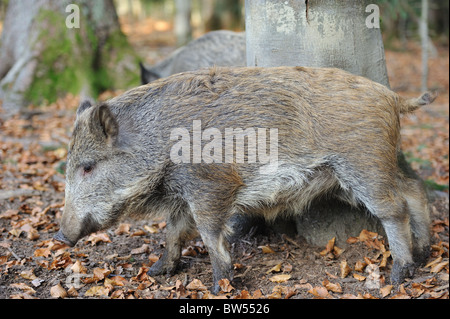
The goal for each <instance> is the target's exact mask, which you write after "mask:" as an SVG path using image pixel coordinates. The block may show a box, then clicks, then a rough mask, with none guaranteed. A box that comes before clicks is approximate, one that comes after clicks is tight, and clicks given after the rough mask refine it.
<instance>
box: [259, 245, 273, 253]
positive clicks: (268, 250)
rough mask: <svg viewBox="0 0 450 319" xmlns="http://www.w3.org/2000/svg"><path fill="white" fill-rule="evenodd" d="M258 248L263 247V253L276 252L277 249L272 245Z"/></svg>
mask: <svg viewBox="0 0 450 319" xmlns="http://www.w3.org/2000/svg"><path fill="white" fill-rule="evenodd" d="M258 248H261V249H262V253H263V254H274V253H275V251H274V250H273V249H272V248H271V247H270V246H258Z"/></svg>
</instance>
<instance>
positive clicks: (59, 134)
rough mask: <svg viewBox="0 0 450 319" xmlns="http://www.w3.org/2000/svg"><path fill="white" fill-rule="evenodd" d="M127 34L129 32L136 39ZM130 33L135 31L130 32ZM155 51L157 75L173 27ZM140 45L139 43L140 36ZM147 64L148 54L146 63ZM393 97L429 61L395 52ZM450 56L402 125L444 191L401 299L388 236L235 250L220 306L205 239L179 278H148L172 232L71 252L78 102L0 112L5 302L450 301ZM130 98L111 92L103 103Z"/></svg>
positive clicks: (153, 231) (189, 252)
mask: <svg viewBox="0 0 450 319" xmlns="http://www.w3.org/2000/svg"><path fill="white" fill-rule="evenodd" d="M127 28H128V29H127ZM129 28H130V26H127V25H125V26H124V30H125V32H127V31H129V30H130V29H129ZM159 28H160V30H159V31H160V32H159V33H158V32H157V31H158V28H156V31H155V32H153V33H152V34H154V37H149V38H148V40H143V39H145V37H144V36H142V35H141V37H139V36H138V35H139V34H140V33H139V32H137V33H136V32H134V33H133V34H134V36H131V35H129V38H130V41H131V42H132V43H133V44H134V45H135V46H136V48H137V50H138V51H139V52H141V53H142V55H143V56H145V60H146V62H147V63H153V62H155V61H157V60H158V59H160V58H162V57H164V56H166V55H167V53H168V52H170V51H171V50H173V49H174V47H173V39H172V38H171V37H170V36H168V35H167V33H166V28H167V26H165V25H164V24H161V25H160V27H159ZM136 34H138V35H136ZM144 52H147V53H146V54H144ZM386 60H387V67H388V72H389V75H390V81H391V85H392V88H393V90H394V91H396V92H398V93H400V94H402V95H404V96H417V95H418V94H419V93H420V92H419V89H418V88H419V87H420V85H419V83H420V51H419V49H418V47H417V45H414V44H410V45H408V49H407V50H404V51H390V50H387V52H386ZM448 63H449V51H448V48H438V54H437V56H435V57H432V58H431V60H430V87H431V88H434V89H437V90H438V91H439V93H440V95H439V97H438V99H437V100H436V101H435V103H434V104H432V105H430V106H427V107H425V108H423V109H421V110H419V111H417V112H415V113H414V114H412V115H408V116H406V117H403V118H402V139H403V140H402V147H403V150H404V152H405V154H406V157H407V159H408V161H409V162H410V163H411V165H412V167H413V168H414V169H415V170H416V172H417V173H418V174H419V175H420V176H421V178H422V179H423V180H425V181H426V184H427V185H428V186H429V187H430V188H431V189H432V190H433V191H432V194H433V197H432V201H431V215H432V247H431V250H430V257H429V259H428V261H427V263H426V265H424V266H423V267H421V268H419V269H418V270H417V271H416V273H415V275H414V277H412V278H411V279H407V280H406V281H405V283H404V284H402V285H401V286H399V287H393V286H392V285H390V284H389V280H388V278H389V273H390V268H391V267H392V259H391V258H390V257H389V255H390V253H389V246H388V244H387V242H386V239H385V238H383V237H382V236H380V235H378V234H375V233H370V232H367V231H365V230H363V231H362V232H361V234H360V236H359V237H354V238H349V240H348V241H347V245H346V246H345V247H337V246H335V245H334V244H333V241H332V238H330V242H329V244H328V245H327V246H326V247H316V246H312V245H309V244H307V243H306V242H305V241H304V240H302V238H301V237H296V238H289V237H286V236H281V235H279V234H274V233H264V234H255V235H251V234H248V235H246V236H244V238H240V239H239V240H237V241H236V242H235V243H234V244H233V245H232V251H233V258H234V259H233V263H234V266H235V280H234V281H233V282H232V283H231V284H230V283H228V282H226V281H222V282H221V288H222V292H221V293H220V294H219V295H218V296H214V295H213V294H211V293H210V292H209V290H208V289H209V288H210V287H211V285H212V273H211V265H210V261H209V257H208V253H207V251H206V249H205V247H204V245H203V243H202V241H201V240H200V239H198V238H197V239H195V240H192V241H190V242H189V243H188V244H187V246H186V247H185V248H184V250H183V257H182V265H181V269H180V271H179V272H178V273H177V274H175V275H173V276H169V277H164V276H157V277H155V278H153V277H150V276H148V275H147V274H146V272H147V270H148V268H149V267H150V266H151V265H152V264H153V263H154V262H155V261H156V260H158V258H159V257H160V255H161V253H162V251H163V248H164V245H165V222H164V221H163V220H155V221H148V220H147V221H139V222H136V221H131V220H130V221H124V222H123V223H122V224H120V225H117V226H116V227H115V228H112V229H110V230H108V231H105V232H100V233H95V234H92V235H90V236H88V237H86V238H84V239H83V240H81V241H80V242H79V243H78V244H77V245H76V246H75V247H74V248H69V247H68V246H65V245H63V244H61V243H59V242H57V241H55V240H53V239H52V237H53V236H54V235H55V233H56V232H57V230H58V229H59V222H60V220H61V214H62V210H63V206H64V187H65V183H64V164H65V159H66V155H67V144H68V141H69V138H70V134H71V130H72V125H73V121H74V117H75V110H76V107H77V105H78V103H79V97H77V96H66V97H64V98H61V99H60V100H58V101H57V102H55V103H52V104H50V105H41V106H37V107H30V109H29V111H28V112H27V113H23V114H21V115H18V116H15V117H13V118H11V119H5V118H4V117H2V113H1V102H0V132H1V134H0V298H168V299H170V298H192V299H199V298H230V299H245V298H272V299H282V298H292V299H295V298H330V299H341V298H345V299H367V298H385V299H387V298H404V299H415V298H419V299H429V298H430V299H437V298H443V299H448V298H449V265H448V261H449V195H448V191H449V190H448V185H449V160H448V152H449V110H448V104H449V94H448V92H449V81H448V70H449V65H448ZM118 93H119V92H106V93H105V94H103V95H102V96H101V97H100V100H104V99H107V98H110V97H112V96H114V95H116V94H118Z"/></svg>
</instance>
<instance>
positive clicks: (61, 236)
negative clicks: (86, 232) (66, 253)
mask: <svg viewBox="0 0 450 319" xmlns="http://www.w3.org/2000/svg"><path fill="white" fill-rule="evenodd" d="M53 238H54V239H56V240H57V241H60V242H62V243H64V244H66V245H68V246H70V247H73V246H75V244H76V243H73V242H71V241H70V240H69V239H67V238H66V236H64V234H63V232H62V231H61V230H59V231H58V232H57V233H56V235H55V236H53Z"/></svg>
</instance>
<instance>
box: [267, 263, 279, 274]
mask: <svg viewBox="0 0 450 319" xmlns="http://www.w3.org/2000/svg"><path fill="white" fill-rule="evenodd" d="M280 271H281V263H279V264H276V265H275V266H273V267H272V268H270V269H269V270H268V271H266V274H270V273H272V272H280Z"/></svg>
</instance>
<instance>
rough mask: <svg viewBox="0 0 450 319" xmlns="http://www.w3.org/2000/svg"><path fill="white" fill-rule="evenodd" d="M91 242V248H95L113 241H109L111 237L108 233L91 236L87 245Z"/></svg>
mask: <svg viewBox="0 0 450 319" xmlns="http://www.w3.org/2000/svg"><path fill="white" fill-rule="evenodd" d="M88 242H90V243H91V246H95V245H97V244H98V243H101V242H104V243H110V242H111V239H109V236H108V234H107V233H95V234H91V235H90V236H89V237H88V239H87V240H86V243H88Z"/></svg>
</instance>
